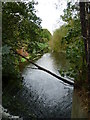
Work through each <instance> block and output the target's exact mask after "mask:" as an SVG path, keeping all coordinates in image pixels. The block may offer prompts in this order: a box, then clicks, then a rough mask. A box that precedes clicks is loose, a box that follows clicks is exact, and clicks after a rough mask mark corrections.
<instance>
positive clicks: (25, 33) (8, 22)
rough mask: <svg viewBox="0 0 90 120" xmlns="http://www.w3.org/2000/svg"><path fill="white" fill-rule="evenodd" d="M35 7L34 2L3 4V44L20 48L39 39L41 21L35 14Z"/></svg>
mask: <svg viewBox="0 0 90 120" xmlns="http://www.w3.org/2000/svg"><path fill="white" fill-rule="evenodd" d="M34 5H35V3H34V2H29V3H24V2H5V3H3V4H2V27H3V30H2V39H3V44H8V45H10V46H12V47H14V48H16V47H17V48H18V47H20V46H21V47H22V46H23V45H24V46H25V44H27V43H29V42H30V41H32V40H34V41H35V40H37V39H38V38H39V33H40V23H41V20H40V18H38V17H37V16H36V14H35V9H34ZM7 33H8V34H7Z"/></svg>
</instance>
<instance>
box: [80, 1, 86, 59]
mask: <svg viewBox="0 0 90 120" xmlns="http://www.w3.org/2000/svg"><path fill="white" fill-rule="evenodd" d="M79 4H80V21H81V32H82V36H83V39H84V46H85V57H86V61H87V25H86V14H85V12H86V11H85V2H80V3H79Z"/></svg>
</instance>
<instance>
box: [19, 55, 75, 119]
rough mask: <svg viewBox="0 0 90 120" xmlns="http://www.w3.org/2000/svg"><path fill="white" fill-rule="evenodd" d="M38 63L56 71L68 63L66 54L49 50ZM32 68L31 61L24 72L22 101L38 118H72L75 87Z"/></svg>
mask: <svg viewBox="0 0 90 120" xmlns="http://www.w3.org/2000/svg"><path fill="white" fill-rule="evenodd" d="M57 57H59V59H57ZM36 63H37V64H38V65H40V66H42V67H44V68H46V69H48V70H50V71H52V72H54V73H56V74H57V75H59V72H58V69H59V68H60V67H61V68H62V67H63V68H65V67H66V66H67V63H66V62H65V56H64V54H60V55H57V56H56V55H54V54H53V55H52V54H50V53H46V54H44V55H43V56H42V57H41V58H40V59H39V60H37V61H36ZM32 68H35V66H34V65H31V64H29V65H27V66H26V67H25V69H24V70H23V72H22V76H23V78H24V79H23V88H22V89H21V90H20V91H19V92H18V94H17V96H18V99H19V100H20V101H21V103H22V104H24V105H25V106H26V107H27V110H28V111H29V113H31V114H32V115H33V116H35V117H36V118H71V110H72V93H73V87H71V86H70V85H65V84H64V83H63V82H62V81H60V80H58V79H57V78H55V77H53V76H51V75H49V74H48V73H46V72H44V71H41V70H38V69H32Z"/></svg>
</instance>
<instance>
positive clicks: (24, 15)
mask: <svg viewBox="0 0 90 120" xmlns="http://www.w3.org/2000/svg"><path fill="white" fill-rule="evenodd" d="M36 4H37V3H35V2H34V1H31V2H3V3H2V28H3V29H2V46H3V47H2V52H3V59H2V60H3V61H2V62H3V76H7V77H8V76H10V77H11V76H12V77H14V76H18V75H20V74H19V73H20V71H19V62H24V61H25V59H23V58H22V59H21V61H20V57H18V56H16V55H15V54H14V53H13V52H12V51H11V50H10V49H11V48H13V49H14V50H17V49H21V48H22V47H24V48H25V50H26V51H27V52H28V53H29V56H30V59H33V58H34V57H37V56H38V54H43V53H44V52H47V51H48V41H49V40H50V37H51V34H50V32H49V31H48V30H46V29H42V28H41V26H40V23H41V19H40V18H39V17H37V16H36V11H35V8H34V6H35V5H36Z"/></svg>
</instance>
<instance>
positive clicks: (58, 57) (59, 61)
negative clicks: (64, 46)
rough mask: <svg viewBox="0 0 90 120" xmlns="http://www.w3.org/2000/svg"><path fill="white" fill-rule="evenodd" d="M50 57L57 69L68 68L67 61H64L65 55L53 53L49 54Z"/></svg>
mask: <svg viewBox="0 0 90 120" xmlns="http://www.w3.org/2000/svg"><path fill="white" fill-rule="evenodd" d="M51 57H52V59H53V60H54V63H55V65H56V66H57V67H59V68H65V69H68V67H69V66H70V63H69V61H68V60H67V59H66V55H65V53H56V52H53V53H52V54H51ZM59 68H58V69H59Z"/></svg>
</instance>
